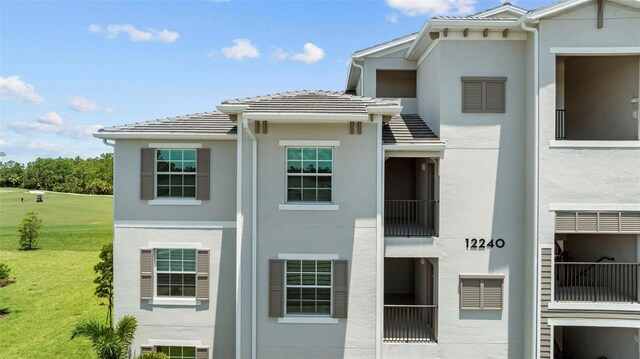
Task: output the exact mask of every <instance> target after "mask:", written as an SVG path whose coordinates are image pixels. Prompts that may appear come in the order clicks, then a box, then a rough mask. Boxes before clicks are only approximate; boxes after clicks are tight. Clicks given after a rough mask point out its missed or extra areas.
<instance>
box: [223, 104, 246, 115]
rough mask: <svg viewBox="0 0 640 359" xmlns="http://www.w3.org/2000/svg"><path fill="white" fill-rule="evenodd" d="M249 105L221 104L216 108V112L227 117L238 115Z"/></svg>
mask: <svg viewBox="0 0 640 359" xmlns="http://www.w3.org/2000/svg"><path fill="white" fill-rule="evenodd" d="M247 107H249V105H245V104H222V105H218V106H216V108H217V109H218V111H220V112H222V113H224V114H227V115H238V114H241V113H243V112H244V111H245V110H246V109H247Z"/></svg>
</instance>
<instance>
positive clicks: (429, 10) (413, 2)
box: [387, 0, 476, 16]
mask: <svg viewBox="0 0 640 359" xmlns="http://www.w3.org/2000/svg"><path fill="white" fill-rule="evenodd" d="M475 4H476V0H387V5H389V6H390V7H392V8H394V9H396V10H398V11H400V12H401V13H403V14H404V15H407V16H418V15H466V14H470V13H472V12H474V7H475Z"/></svg>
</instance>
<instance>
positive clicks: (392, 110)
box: [367, 105, 402, 116]
mask: <svg viewBox="0 0 640 359" xmlns="http://www.w3.org/2000/svg"><path fill="white" fill-rule="evenodd" d="M401 111H402V106H398V105H389V106H367V113H368V114H370V115H383V116H395V115H397V114H399V113H400V112H401Z"/></svg>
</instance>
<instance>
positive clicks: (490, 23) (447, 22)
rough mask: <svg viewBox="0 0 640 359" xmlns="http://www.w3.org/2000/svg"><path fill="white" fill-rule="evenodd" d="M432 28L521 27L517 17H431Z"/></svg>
mask: <svg viewBox="0 0 640 359" xmlns="http://www.w3.org/2000/svg"><path fill="white" fill-rule="evenodd" d="M429 23H430V28H433V27H448V28H451V27H463V28H465V29H466V28H468V29H491V28H499V29H502V30H504V29H510V28H517V27H519V24H518V21H517V20H516V19H504V20H465V19H431V20H429Z"/></svg>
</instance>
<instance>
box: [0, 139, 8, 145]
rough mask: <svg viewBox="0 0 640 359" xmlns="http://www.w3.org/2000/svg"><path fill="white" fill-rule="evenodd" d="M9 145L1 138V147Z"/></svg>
mask: <svg viewBox="0 0 640 359" xmlns="http://www.w3.org/2000/svg"><path fill="white" fill-rule="evenodd" d="M6 144H7V142H6V141H5V140H3V139H2V138H0V146H5V145H6Z"/></svg>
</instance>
